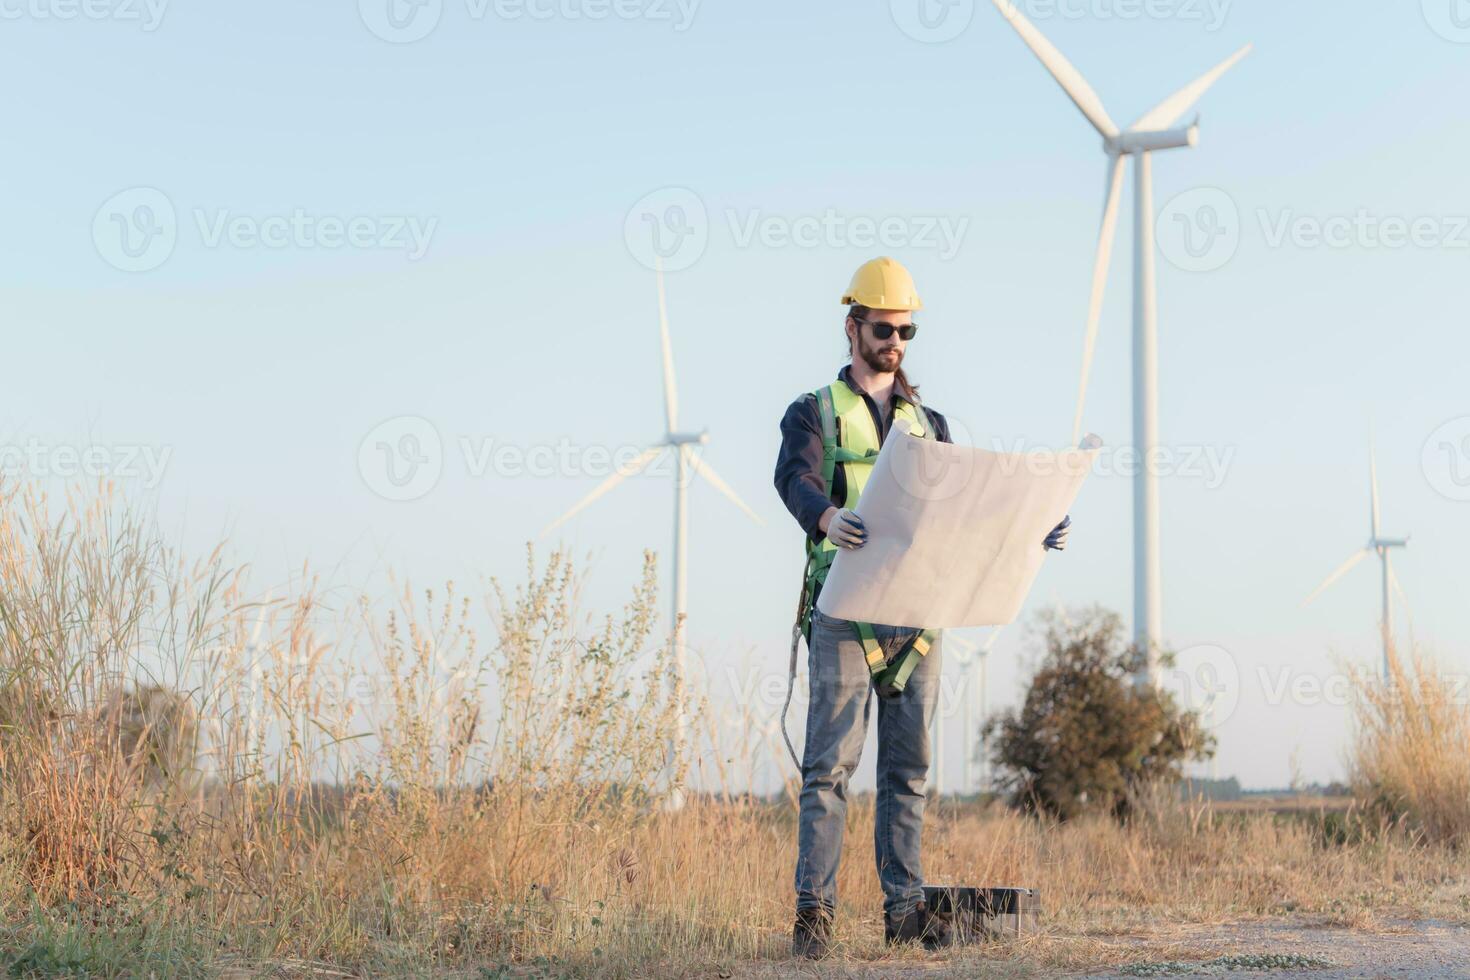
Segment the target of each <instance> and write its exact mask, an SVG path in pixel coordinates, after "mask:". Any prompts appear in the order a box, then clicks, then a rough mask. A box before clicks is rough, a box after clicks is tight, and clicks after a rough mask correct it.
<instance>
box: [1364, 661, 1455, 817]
mask: <svg viewBox="0 0 1470 980" xmlns="http://www.w3.org/2000/svg"><path fill="white" fill-rule="evenodd" d="M1356 680H1357V685H1356V687H1357V693H1358V697H1357V699H1356V702H1355V707H1356V712H1355V713H1356V721H1357V733H1356V738H1355V742H1354V745H1353V753H1352V779H1353V787H1354V790H1355V792H1356V795H1357V796H1358V797H1359V798H1360V799H1362V800H1363V801H1364V802H1365V804H1366V805H1367V806H1369V807H1370V808H1371V809H1373V810H1374V811H1376V812H1378V813H1380V814H1382V815H1384V816H1385V817H1387V818H1389V819H1391V820H1393V821H1395V822H1398V823H1400V824H1402V825H1403V826H1404V827H1406V828H1407V829H1408V830H1409V831H1410V832H1412V833H1414V834H1416V835H1420V836H1422V837H1423V838H1424V839H1426V840H1429V841H1434V842H1437V843H1445V844H1452V845H1458V846H1464V845H1466V844H1470V688H1467V685H1466V675H1465V674H1464V673H1463V672H1461V673H1459V674H1454V675H1452V674H1447V673H1446V672H1444V671H1443V670H1442V669H1441V668H1440V667H1439V666H1438V665H1436V664H1435V663H1433V662H1432V661H1430V660H1429V659H1428V658H1427V657H1425V656H1424V655H1423V654H1422V653H1421V652H1420V651H1418V650H1417V649H1415V650H1413V651H1411V652H1410V653H1409V655H1408V656H1407V657H1404V656H1401V655H1400V654H1399V653H1398V652H1397V651H1394V653H1393V655H1392V656H1390V657H1389V658H1388V672H1387V676H1386V677H1382V678H1380V677H1376V676H1372V675H1368V674H1359V675H1358V676H1357V678H1356Z"/></svg>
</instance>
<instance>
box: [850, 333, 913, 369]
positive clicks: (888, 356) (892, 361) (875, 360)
mask: <svg viewBox="0 0 1470 980" xmlns="http://www.w3.org/2000/svg"><path fill="white" fill-rule="evenodd" d="M858 354H859V355H861V357H862V359H863V362H864V363H866V364H867V365H868V367H870V368H872V369H873V370H874V371H877V372H878V373H879V374H893V373H894V372H895V371H897V370H898V369H899V368H900V367H902V366H903V351H901V350H899V349H898V348H896V347H869V346H868V345H867V343H866V342H865V341H864V339H863V338H861V337H859V338H858Z"/></svg>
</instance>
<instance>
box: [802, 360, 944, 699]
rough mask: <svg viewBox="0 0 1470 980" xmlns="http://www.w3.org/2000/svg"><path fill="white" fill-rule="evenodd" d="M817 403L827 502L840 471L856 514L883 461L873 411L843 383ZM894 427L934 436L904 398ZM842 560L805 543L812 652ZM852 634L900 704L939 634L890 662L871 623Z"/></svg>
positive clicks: (821, 545) (805, 616)
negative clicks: (826, 594)
mask: <svg viewBox="0 0 1470 980" xmlns="http://www.w3.org/2000/svg"><path fill="white" fill-rule="evenodd" d="M812 394H813V395H815V396H816V399H817V412H818V415H820V417H821V420H822V482H823V484H824V486H825V490H826V494H827V498H828V499H829V500H830V499H831V497H832V483H833V477H834V476H835V475H836V473H837V467H838V466H841V467H842V474H843V476H844V478H845V479H846V482H847V497H846V499H845V500H844V501H843V506H844V507H846V508H847V509H848V510H851V509H853V508H855V507H856V506H857V503H858V498H859V497H861V496H862V492H863V488H864V487H865V486H867V484H868V477H870V476H872V474H873V462H874V460H876V459H877V458H878V450H879V448H880V446H881V440H880V439H879V437H878V429H877V427H876V426H875V425H874V424H873V414H872V413H871V412H869V411H868V406H867V403H866V402H865V401H864V400H863V396H862V395H859V394H857V393H856V392H854V391H853V390H852V389H851V388H850V387H848V385H847V383H846V382H845V381H843V380H841V379H838V380H837V381H834V382H833V383H832V384H830V385H828V386H827V387H825V388H818V389H817V390H816V391H814V392H812ZM893 417H894V421H897V420H899V419H903V420H905V421H907V422H908V423H909V425H910V426H911V427H912V428H913V430H914V431H915V432H917V433H919V434H921V435H922V436H923V438H925V439H933V438H934V432H933V430H932V428H931V427H930V426H929V424H928V419H927V417H926V416H925V415H924V411H923V409H922V408H921V407H920V406H919V405H918V404H917V403H915V402H910V401H908V400H906V399H904V398H903V397H902V396H900V397H899V399H898V406H897V407H896V408H895V409H894V412H893ZM836 556H837V546H836V545H835V544H833V543H832V542H831V540H829V539H828V538H826V537H823V538H822V540H821V541H820V542H818V541H816V540H815V539H813V538H807V541H806V578H805V582H804V588H803V591H802V595H803V599H802V608H801V610H800V617H801V623H800V625H801V631H802V632H803V633H805V634H806V637H807V646H808V647H810V646H811V617H812V610H813V609H814V608H815V607H816V595H817V590H818V589H819V588H820V587H821V585H822V583H823V582H825V581H826V580H827V571H828V569H830V568H831V567H832V559H833V558H835V557H836ZM852 627H853V631H854V632H855V633H856V634H857V638H858V642H859V643H861V644H862V647H863V656H864V658H865V659H866V660H867V664H868V673H869V674H870V675H871V676H872V679H873V686H874V687H875V688H876V689H877V691H878V694H879V695H880V696H881V697H885V698H896V697H898V696H899V695H900V694H902V693H903V690H904V688H905V687H906V686H907V684H908V680H909V675H911V674H912V673H913V672H914V668H916V667H917V666H918V665H919V662H920V661H921V660H922V659H923V658H924V657H925V656H926V655H927V654H928V653H929V648H930V647H931V646H933V644H934V638H935V636H936V635H937V632H938V631H937V630H921V631H920V632H919V633H918V635H916V636H915V637H914V638H913V639H911V640H910V641H909V642H908V643H906V644H904V646H903V648H902V649H901V650H899V651H898V653H897V654H895V655H894V657H893V658H892V659H891V660H890V659H888V658H886V657H885V656H884V655H883V648H882V647H881V646H879V644H878V640H877V637H876V636H875V635H874V633H873V625H872V624H871V623H859V622H857V621H854V622H853V624H852Z"/></svg>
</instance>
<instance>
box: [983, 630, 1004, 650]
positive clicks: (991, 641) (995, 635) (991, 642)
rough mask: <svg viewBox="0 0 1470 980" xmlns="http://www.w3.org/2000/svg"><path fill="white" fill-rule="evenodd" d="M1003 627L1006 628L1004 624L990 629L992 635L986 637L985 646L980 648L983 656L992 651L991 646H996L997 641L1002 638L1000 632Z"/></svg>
mask: <svg viewBox="0 0 1470 980" xmlns="http://www.w3.org/2000/svg"><path fill="white" fill-rule="evenodd" d="M1003 629H1005V627H1004V626H997V627H995V628H994V629H992V630H991V631H990V635H989V636H987V637H986V638H985V644H984V646H982V647H981V648H980V656H981V657H984V656H986V655H987V654H989V653H990V650H991V648H992V647H994V646H995V641H996V640H997V639H999V638H1000V633H1001V630H1003Z"/></svg>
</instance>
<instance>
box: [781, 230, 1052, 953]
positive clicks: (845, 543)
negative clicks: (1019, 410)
mask: <svg viewBox="0 0 1470 980" xmlns="http://www.w3.org/2000/svg"><path fill="white" fill-rule="evenodd" d="M842 303H843V305H845V306H847V307H848V310H847V320H846V323H845V325H844V331H845V334H846V341H847V348H848V353H849V355H850V362H849V363H848V364H847V365H845V366H844V367H843V368H842V370H841V371H840V372H839V373H838V375H837V380H836V381H835V382H834V383H833V384H831V385H829V386H827V387H826V388H821V389H818V390H817V391H815V392H812V393H810V394H806V395H803V396H802V397H800V398H798V399H796V401H794V402H792V403H791V406H790V407H789V408H788V409H787V410H786V416H785V418H783V419H782V420H781V453H780V457H779V458H778V459H777V461H776V489H777V490H778V491H779V492H780V494H781V497H782V499H783V500H785V502H786V507H787V509H788V510H790V511H791V515H792V516H793V517H795V518H796V521H797V523H798V524H800V525H801V527H802V530H803V531H805V532H806V534H807V556H808V560H807V588H806V589H805V593H804V602H803V608H802V611H801V616H802V624H801V625H802V627H803V628H804V630H805V633H806V638H807V655H808V676H809V678H810V684H811V701H810V706H809V708H808V711H807V726H806V747H805V751H804V757H803V760H802V766H801V769H802V786H801V817H800V830H799V836H798V842H797V860H796V925H795V929H794V931H793V937H792V952H793V955H796V956H804V957H809V958H812V959H818V958H821V957H822V956H825V955H826V954H827V952H828V951H829V950H830V948H831V942H832V920H833V916H834V914H835V910H836V906H837V865H838V861H839V859H840V857H841V854H842V835H843V829H844V826H845V824H846V819H847V781H848V778H849V777H850V776H851V775H852V772H853V770H855V769H856V768H857V765H858V756H859V754H860V753H861V751H862V747H863V740H864V738H865V737H866V735H867V726H868V715H869V709H870V705H871V701H872V697H871V696H872V693H873V692H874V691H875V690H876V692H877V693H878V695H879V697H878V699H877V700H878V767H877V797H876V813H875V819H874V827H873V846H874V851H875V857H876V859H877V864H878V877H879V880H880V882H881V883H882V886H883V934H884V938H885V939H886V940H887V941H888V942H889V943H890V944H897V943H901V942H912V941H914V940H919V941H922V942H923V944H924V946H925V947H926V948H928V949H931V950H932V949H938V948H941V947H943V946H946V945H948V944H949V943H950V930H949V927H948V925H947V924H946V923H945V922H944V921H943V920H941V919H939V918H938V917H937V916H934V915H932V914H931V913H930V911H929V909H928V908H927V907H926V906H925V904H924V902H923V881H924V879H923V873H922V871H921V870H920V863H919V842H920V835H921V833H922V830H923V822H924V794H925V783H926V781H927V779H928V774H929V727H930V722H931V721H932V720H933V717H934V711H935V705H936V701H937V697H938V693H939V672H940V643H939V635H938V634H937V633H935V632H932V631H928V630H916V629H905V628H902V627H896V626H884V625H879V624H866V623H853V622H849V621H847V620H842V619H835V618H833V617H831V616H828V615H826V614H824V613H823V612H821V611H820V610H818V609H817V608H816V596H817V593H818V592H819V591H820V589H821V585H822V582H823V581H824V580H825V578H826V570H827V568H828V566H830V564H831V560H832V556H833V555H835V554H836V550H835V549H836V548H861V547H862V546H863V545H864V544H865V543H866V540H867V528H866V527H865V526H864V524H863V521H862V519H861V518H860V517H858V515H857V514H856V513H855V512H854V510H855V508H856V506H857V501H858V498H859V496H860V495H861V493H862V488H863V485H864V484H865V483H866V482H867V478H868V474H869V473H871V472H872V468H873V466H872V463H873V459H874V458H875V457H876V456H877V452H878V450H879V448H880V447H881V446H882V443H883V440H884V439H885V438H886V437H887V435H888V432H889V430H890V429H891V428H892V426H893V423H894V421H895V419H899V420H901V421H902V422H903V423H904V424H905V425H907V426H908V427H909V431H911V432H913V433H914V434H916V435H922V436H923V437H925V438H933V439H938V440H939V441H941V442H950V441H951V440H950V434H949V424H948V422H947V421H946V420H945V418H944V416H943V415H941V414H939V413H938V412H936V411H933V410H931V409H928V408H925V407H923V406H922V405H921V404H920V402H919V397H918V387H917V386H915V385H914V384H912V383H911V382H910V381H909V379H908V377H907V375H905V373H904V369H903V360H904V355H905V354H906V353H907V350H908V345H909V343H910V342H912V341H913V339H914V338H915V336H916V335H917V333H918V327H917V325H916V324H915V323H914V313H915V312H916V311H918V310H920V309H922V308H923V307H922V304H921V303H920V301H919V297H918V294H917V293H916V292H915V289H914V283H913V279H912V277H911V276H910V275H909V273H908V271H907V270H906V269H904V267H903V266H902V265H900V264H899V263H897V262H895V261H894V260H893V259H890V258H880V259H874V260H873V261H871V262H868V263H866V264H864V265H863V266H862V267H861V268H859V269H858V271H857V274H856V275H854V276H853V280H852V285H851V286H850V287H849V288H848V291H847V292H846V293H845V294H844V295H843V297H842ZM1070 523H1071V521H1070V518H1069V519H1068V520H1065V521H1063V522H1062V523H1061V524H1059V525H1057V527H1056V529H1055V530H1053V531H1052V533H1051V534H1050V535H1048V536H1047V539H1046V540H1045V541H1044V542H1042V545H1043V546H1044V547H1046V548H1054V549H1057V550H1061V549H1062V547H1063V545H1064V543H1065V540H1066V535H1067V527H1068V526H1069V525H1070Z"/></svg>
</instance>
